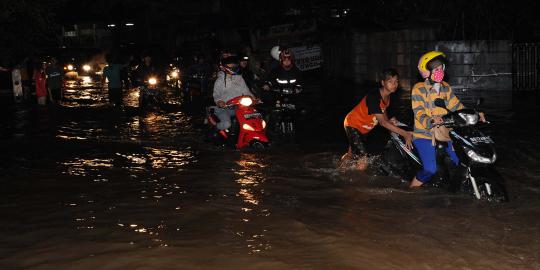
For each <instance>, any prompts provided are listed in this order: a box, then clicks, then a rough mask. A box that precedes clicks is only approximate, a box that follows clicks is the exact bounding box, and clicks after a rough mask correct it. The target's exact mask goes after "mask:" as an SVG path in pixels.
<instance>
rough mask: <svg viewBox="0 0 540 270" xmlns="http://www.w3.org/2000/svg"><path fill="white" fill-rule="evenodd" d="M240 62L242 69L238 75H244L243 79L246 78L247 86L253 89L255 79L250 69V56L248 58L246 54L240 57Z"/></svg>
mask: <svg viewBox="0 0 540 270" xmlns="http://www.w3.org/2000/svg"><path fill="white" fill-rule="evenodd" d="M239 61H240V68H239V71H238V73H239V74H240V75H242V78H244V81H245V82H246V85H247V86H248V88H249V89H253V83H254V80H255V77H254V75H253V72H252V71H251V69H250V67H249V56H247V55H246V54H243V55H240V57H239Z"/></svg>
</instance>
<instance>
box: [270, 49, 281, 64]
mask: <svg viewBox="0 0 540 270" xmlns="http://www.w3.org/2000/svg"><path fill="white" fill-rule="evenodd" d="M280 52H281V51H280V50H279V46H274V47H272V49H271V50H270V55H271V56H272V58H274V59H276V60H277V61H279V53H280Z"/></svg>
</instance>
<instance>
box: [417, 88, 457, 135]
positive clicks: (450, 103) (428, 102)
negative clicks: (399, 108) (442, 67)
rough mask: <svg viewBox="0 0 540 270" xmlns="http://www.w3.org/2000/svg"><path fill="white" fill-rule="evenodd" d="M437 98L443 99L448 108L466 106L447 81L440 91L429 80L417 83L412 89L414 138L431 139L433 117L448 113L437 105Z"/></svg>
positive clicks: (455, 108)
mask: <svg viewBox="0 0 540 270" xmlns="http://www.w3.org/2000/svg"><path fill="white" fill-rule="evenodd" d="M437 98H440V99H443V100H444V101H445V103H446V108H447V109H448V110H450V111H456V110H460V109H463V108H464V106H463V104H461V102H460V101H459V99H458V98H457V97H456V96H455V95H454V92H452V88H451V87H450V85H449V84H448V83H447V82H442V83H441V88H440V91H439V93H437V91H436V90H435V89H433V86H432V85H431V84H429V82H428V81H427V80H426V82H419V83H417V84H415V85H414V87H413V89H412V91H411V105H412V109H413V112H414V133H413V137H414V139H430V140H431V138H432V134H431V132H430V131H429V130H430V129H431V118H432V117H433V116H441V115H445V114H446V113H447V112H446V110H444V109H443V108H439V107H437V106H435V104H434V100H435V99H437Z"/></svg>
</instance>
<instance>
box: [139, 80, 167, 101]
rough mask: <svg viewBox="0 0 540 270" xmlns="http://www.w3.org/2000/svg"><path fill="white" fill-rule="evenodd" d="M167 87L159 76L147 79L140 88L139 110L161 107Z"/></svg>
mask: <svg viewBox="0 0 540 270" xmlns="http://www.w3.org/2000/svg"><path fill="white" fill-rule="evenodd" d="M164 91H165V86H164V83H163V82H161V81H160V80H159V77H157V76H150V77H148V78H146V79H145V80H144V81H143V82H142V83H141V84H140V86H139V108H146V107H148V106H150V105H154V106H159V105H160V104H161V103H162V101H163V96H164Z"/></svg>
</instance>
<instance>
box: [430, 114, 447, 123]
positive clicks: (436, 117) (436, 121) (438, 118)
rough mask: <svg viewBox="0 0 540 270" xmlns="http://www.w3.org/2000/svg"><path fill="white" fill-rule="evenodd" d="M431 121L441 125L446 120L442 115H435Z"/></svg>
mask: <svg viewBox="0 0 540 270" xmlns="http://www.w3.org/2000/svg"><path fill="white" fill-rule="evenodd" d="M431 121H432V122H433V124H435V125H440V124H442V123H444V120H443V119H442V117H440V116H433V117H432V118H431Z"/></svg>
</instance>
